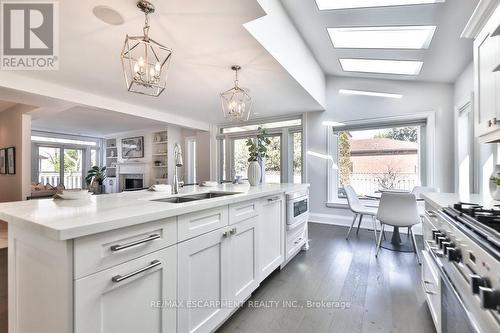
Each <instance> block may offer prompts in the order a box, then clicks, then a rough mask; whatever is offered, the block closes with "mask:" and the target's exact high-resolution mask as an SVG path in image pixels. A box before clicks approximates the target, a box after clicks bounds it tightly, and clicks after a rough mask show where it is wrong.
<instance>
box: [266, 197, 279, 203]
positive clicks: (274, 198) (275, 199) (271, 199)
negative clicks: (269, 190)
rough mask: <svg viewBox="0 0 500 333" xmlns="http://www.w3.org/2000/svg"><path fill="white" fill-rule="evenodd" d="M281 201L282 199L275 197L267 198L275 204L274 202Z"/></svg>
mask: <svg viewBox="0 0 500 333" xmlns="http://www.w3.org/2000/svg"><path fill="white" fill-rule="evenodd" d="M279 199H280V197H273V198H267V201H269V202H274V201H278V200H279Z"/></svg>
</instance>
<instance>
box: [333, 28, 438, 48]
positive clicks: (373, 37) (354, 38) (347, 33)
mask: <svg viewBox="0 0 500 333" xmlns="http://www.w3.org/2000/svg"><path fill="white" fill-rule="evenodd" d="M435 31H436V26H398V27H359V28H328V33H329V34H330V39H331V40H332V43H333V46H334V47H335V48H353V49H427V48H429V45H430V43H431V40H432V37H433V36H434V32H435Z"/></svg>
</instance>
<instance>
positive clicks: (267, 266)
mask: <svg viewBox="0 0 500 333" xmlns="http://www.w3.org/2000/svg"><path fill="white" fill-rule="evenodd" d="M282 210H283V200H282V198H281V197H280V196H274V197H270V198H266V199H263V200H262V214H261V215H260V219H259V267H260V269H259V271H260V272H259V274H260V280H263V279H265V278H266V277H267V276H268V275H269V274H271V273H272V272H273V271H274V270H275V269H276V268H277V267H279V266H280V265H281V264H282V263H283V260H284V255H283V252H284V246H283V236H284V230H283V229H284V220H283V218H284V217H283V213H282Z"/></svg>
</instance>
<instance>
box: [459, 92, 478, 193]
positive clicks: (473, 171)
mask: <svg viewBox="0 0 500 333" xmlns="http://www.w3.org/2000/svg"><path fill="white" fill-rule="evenodd" d="M467 108H469V114H470V117H471V119H472V122H471V123H470V128H469V130H470V134H471V138H470V142H469V145H470V147H469V150H470V160H471V164H470V170H469V181H470V189H471V192H472V193H479V187H480V180H479V172H478V170H480V168H481V166H480V162H479V158H477V156H478V154H479V143H478V141H477V138H476V136H475V132H474V130H475V129H474V123H475V117H476V115H475V112H474V93H471V94H470V96H469V97H468V98H467V99H465V100H463V101H462V102H461V103H459V104H458V105H456V106H455V131H454V132H455V179H454V180H455V185H454V188H455V190H456V191H457V192H458V184H459V180H458V177H459V172H458V166H459V165H460V164H459V161H458V119H459V117H460V114H461V113H462V112H463V111H464V110H466V109H467Z"/></svg>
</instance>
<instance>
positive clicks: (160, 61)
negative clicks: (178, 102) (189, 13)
mask: <svg viewBox="0 0 500 333" xmlns="http://www.w3.org/2000/svg"><path fill="white" fill-rule="evenodd" d="M137 7H138V8H139V9H140V10H141V11H142V12H143V13H144V15H145V23H144V28H143V35H142V36H129V35H127V37H126V38H125V44H124V45H123V50H122V53H121V62H122V68H123V74H124V76H125V83H126V85H127V89H128V91H130V92H134V93H139V94H143V95H149V96H155V97H157V96H159V95H160V94H161V93H162V92H163V91H164V90H165V87H166V82H167V74H168V70H169V67H170V59H171V58H172V49H170V48H168V47H166V46H163V45H161V44H160V43H157V42H156V41H154V40H153V39H151V38H150V37H149V28H150V26H149V14H152V13H154V11H155V7H154V5H153V4H152V3H151V2H149V1H145V0H141V1H139V2H138V3H137Z"/></svg>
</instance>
